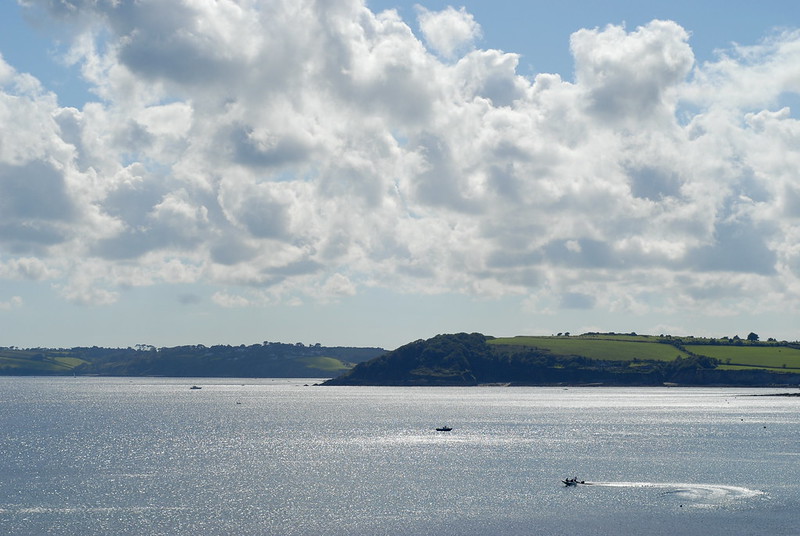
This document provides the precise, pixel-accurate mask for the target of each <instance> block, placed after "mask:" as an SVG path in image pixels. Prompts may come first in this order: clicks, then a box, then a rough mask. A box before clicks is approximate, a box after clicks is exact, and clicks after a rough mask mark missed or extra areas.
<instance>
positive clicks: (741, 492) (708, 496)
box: [586, 482, 764, 506]
mask: <svg viewBox="0 0 800 536" xmlns="http://www.w3.org/2000/svg"><path fill="white" fill-rule="evenodd" d="M586 484H589V485H592V486H602V487H609V488H650V489H658V490H662V493H663V494H664V495H667V494H672V495H675V496H676V497H679V498H681V499H683V500H685V501H687V502H688V503H690V504H693V505H694V506H716V505H720V504H725V503H731V502H735V501H742V500H745V499H751V498H754V497H758V496H761V495H764V492H763V491H760V490H755V489H749V488H743V487H741V486H726V485H722V484H687V483H679V482H587V483H586Z"/></svg>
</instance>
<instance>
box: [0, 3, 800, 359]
mask: <svg viewBox="0 0 800 536" xmlns="http://www.w3.org/2000/svg"><path fill="white" fill-rule="evenodd" d="M799 93H800V4H798V3H797V2H794V1H764V2H750V1H734V0H728V1H717V0H708V1H704V2H697V1H696V0H693V1H684V0H673V1H669V2H660V1H653V2H639V1H623V0H613V1H607V2H595V1H586V0H584V1H578V0H563V1H561V2H557V3H551V2H548V3H546V4H545V3H544V2H538V1H532V2H519V1H510V0H494V1H493V2H485V1H480V2H479V1H471V2H463V3H455V4H453V3H447V2H439V1H435V2H434V1H430V2H424V1H420V2H403V1H396V0H380V1H379V0H370V1H368V2H364V1H363V0H217V1H214V2H212V1H208V0H170V1H164V0H136V1H133V0H17V1H16V2H15V1H13V0H10V1H6V2H2V3H0V346H19V347H38V346H41V347H71V346H83V345H87V346H91V345H98V346H114V347H128V346H134V345H136V344H152V345H155V346H176V345H181V344H206V345H211V344H253V343H260V342H263V341H279V342H290V343H294V342H302V343H304V344H315V343H321V344H323V345H326V346H350V345H352V346H380V347H383V348H387V349H392V348H396V347H398V346H400V345H402V344H405V343H406V342H410V341H413V340H416V339H420V338H428V337H431V336H433V335H436V334H439V333H453V332H460V331H466V332H474V331H478V332H482V333H485V334H487V335H494V336H512V335H549V334H555V333H560V332H571V333H573V334H577V333H583V332H587V331H602V332H607V331H615V332H631V331H635V332H637V333H648V334H655V335H658V334H662V333H663V334H673V335H695V336H733V335H739V336H742V337H744V336H746V335H747V334H748V333H749V332H751V331H753V332H755V333H757V334H759V335H760V336H761V338H762V339H766V338H768V337H774V338H776V339H779V340H798V339H800V314H799V313H800V172H799V171H798V170H800V121H799V119H800V116H799V115H798V110H800V98H798V94H799Z"/></svg>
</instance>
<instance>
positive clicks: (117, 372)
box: [0, 342, 386, 378]
mask: <svg viewBox="0 0 800 536" xmlns="http://www.w3.org/2000/svg"><path fill="white" fill-rule="evenodd" d="M384 353H386V350H384V349H383V348H357V347H325V346H321V345H319V344H316V345H313V346H306V345H303V344H285V343H277V342H265V343H263V344H254V345H250V346H245V345H241V346H228V345H217V346H203V345H190V346H175V347H171V348H156V347H154V346H144V345H140V346H138V347H137V348H100V347H97V346H92V347H77V348H66V349H65V348H58V349H54V348H28V349H19V348H0V375H73V374H75V375H102V376H176V377H240V378H280V377H286V378H330V377H332V376H336V375H338V374H341V373H342V372H343V371H346V370H349V369H351V368H352V367H353V366H355V365H356V364H357V363H360V362H362V361H367V360H369V359H373V358H375V357H377V356H380V355H382V354H384Z"/></svg>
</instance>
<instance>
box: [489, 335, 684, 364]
mask: <svg viewBox="0 0 800 536" xmlns="http://www.w3.org/2000/svg"><path fill="white" fill-rule="evenodd" d="M488 342H489V344H497V345H510V346H526V347H531V348H538V349H541V350H547V351H548V352H550V353H551V354H553V355H563V356H569V355H579V356H583V357H587V358H589V359H597V360H603V361H633V360H635V359H640V360H650V361H672V360H674V359H675V358H676V357H681V358H686V357H689V354H687V353H686V352H683V351H681V350H679V349H678V348H675V347H674V346H672V345H671V344H665V343H660V342H659V339H657V338H654V337H646V336H643V335H614V336H586V337H584V336H580V337H508V338H498V339H492V340H489V341H488Z"/></svg>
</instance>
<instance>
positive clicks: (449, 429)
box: [436, 426, 453, 432]
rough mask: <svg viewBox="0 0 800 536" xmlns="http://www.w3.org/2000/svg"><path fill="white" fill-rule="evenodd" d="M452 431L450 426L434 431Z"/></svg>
mask: <svg viewBox="0 0 800 536" xmlns="http://www.w3.org/2000/svg"><path fill="white" fill-rule="evenodd" d="M452 429H453V427H452V426H440V427H439V428H437V429H436V431H437V432H449V431H451V430H452Z"/></svg>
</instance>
